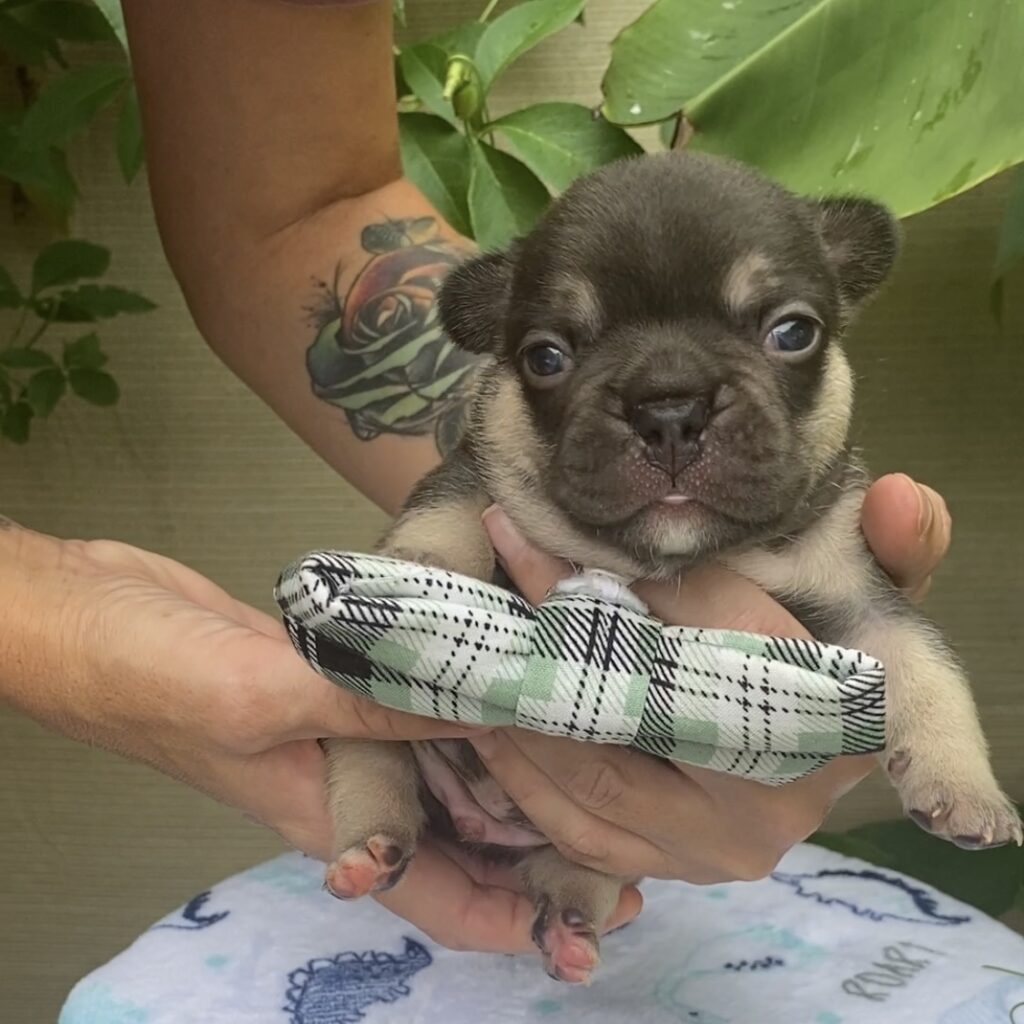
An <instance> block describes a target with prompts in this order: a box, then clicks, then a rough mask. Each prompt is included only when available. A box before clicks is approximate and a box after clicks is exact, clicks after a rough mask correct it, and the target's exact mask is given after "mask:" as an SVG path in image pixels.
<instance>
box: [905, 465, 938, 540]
mask: <svg viewBox="0 0 1024 1024" xmlns="http://www.w3.org/2000/svg"><path fill="white" fill-rule="evenodd" d="M908 479H909V478H908ZM914 490H916V491H917V501H918V512H917V535H918V536H919V537H927V536H928V531H929V530H930V529H931V528H932V519H934V518H935V506H934V505H933V504H932V500H931V496H930V495H929V494H928V492H927V491H926V490H925V489H924V488H923V487H922V486H921V485H920V484H914Z"/></svg>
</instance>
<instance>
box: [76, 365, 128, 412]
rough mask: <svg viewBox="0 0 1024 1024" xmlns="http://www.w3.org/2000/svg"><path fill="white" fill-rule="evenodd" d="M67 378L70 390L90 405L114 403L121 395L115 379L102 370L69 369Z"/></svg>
mask: <svg viewBox="0 0 1024 1024" xmlns="http://www.w3.org/2000/svg"><path fill="white" fill-rule="evenodd" d="M68 379H69V380H70V381H71V390H72V391H74V393H75V394H76V395H78V397H79V398H82V399H85V401H87V402H90V403H91V404H92V405H114V404H115V403H116V402H117V400H118V398H120V396H121V389H120V388H119V387H118V386H117V381H116V380H114V378H113V377H111V376H110V374H109V373H104V372H103V371H102V370H89V369H74V370H69V371H68Z"/></svg>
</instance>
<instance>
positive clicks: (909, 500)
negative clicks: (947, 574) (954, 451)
mask: <svg viewBox="0 0 1024 1024" xmlns="http://www.w3.org/2000/svg"><path fill="white" fill-rule="evenodd" d="M861 527H862V529H863V531H864V536H865V538H866V539H867V542H868V546H869V547H870V548H871V551H872V553H873V554H874V556H875V558H876V559H878V562H879V564H880V565H881V566H882V568H883V569H885V571H886V572H887V573H888V574H889V575H890V576H891V577H892V578H893V580H894V581H895V582H896V584H897V585H898V586H900V587H901V588H902V589H903V590H905V591H906V592H907V594H908V595H909V596H910V598H911V599H912V600H914V601H920V600H923V599H924V597H925V595H926V594H927V593H928V590H929V589H930V587H931V581H932V574H933V573H934V572H935V570H936V569H937V568H938V567H939V564H940V563H941V562H942V560H943V558H945V557H946V552H947V551H948V550H949V544H950V539H951V536H952V528H953V521H952V518H951V516H950V514H949V509H948V508H947V506H946V502H945V501H944V500H943V498H942V496H941V495H940V494H938V493H936V492H935V491H934V490H932V488H931V487H928V486H927V485H926V484H919V483H917V482H916V481H914V480H912V479H911V478H910V477H909V476H906V475H905V474H903V473H891V474H889V475H888V476H883V477H880V478H879V479H878V480H876V481H875V483H874V484H873V485H872V486H871V488H870V489H869V490H868V493H867V495H866V496H865V498H864V508H863V512H862V515H861Z"/></svg>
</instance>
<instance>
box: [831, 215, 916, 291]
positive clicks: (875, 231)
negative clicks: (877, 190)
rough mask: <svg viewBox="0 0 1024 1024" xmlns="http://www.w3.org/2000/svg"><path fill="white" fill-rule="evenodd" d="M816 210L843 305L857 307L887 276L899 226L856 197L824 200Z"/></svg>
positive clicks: (890, 218)
mask: <svg viewBox="0 0 1024 1024" xmlns="http://www.w3.org/2000/svg"><path fill="white" fill-rule="evenodd" d="M817 207H818V222H819V224H820V227H821V236H822V240H823V241H824V243H825V253H826V255H827V256H828V259H829V262H830V263H831V264H832V269H833V270H834V271H835V274H836V277H837V279H838V281H839V290H840V292H841V294H842V297H843V301H844V302H846V303H848V304H850V305H857V304H858V303H860V302H863V301H864V299H866V298H867V297H868V296H869V295H871V294H872V292H874V291H875V290H876V289H877V288H878V287H879V285H881V283H882V282H883V281H884V280H885V279H886V278H887V277H888V276H889V272H890V271H891V270H892V267H893V264H894V263H895V262H896V257H897V256H898V255H899V250H900V240H901V232H900V226H899V222H898V221H897V220H896V218H895V217H894V216H893V215H892V214H891V213H890V212H889V211H888V210H887V209H886V208H885V207H884V206H881V205H880V204H879V203H875V202H872V201H871V200H870V199H861V198H859V197H856V196H842V197H838V198H834V199H823V200H821V201H820V202H819V203H817Z"/></svg>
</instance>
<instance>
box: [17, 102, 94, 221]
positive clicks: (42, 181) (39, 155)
mask: <svg viewBox="0 0 1024 1024" xmlns="http://www.w3.org/2000/svg"><path fill="white" fill-rule="evenodd" d="M19 129H20V121H19V120H18V119H16V118H10V117H8V118H7V119H5V120H3V121H2V122H0V178H7V179H9V180H10V181H14V182H17V183H18V184H19V185H21V186H22V187H23V188H24V189H25V190H26V191H38V192H41V193H43V194H44V195H45V196H46V197H47V198H49V199H50V201H51V202H53V203H54V204H55V205H56V206H57V207H58V208H59V209H61V210H63V211H67V210H69V209H70V208H71V204H72V203H73V202H74V199H75V196H76V194H77V189H76V188H75V182H74V180H73V179H72V177H71V173H70V172H69V171H68V165H67V158H66V156H65V155H64V153H63V152H62V151H61V150H59V149H55V148H49V149H41V150H29V149H26V148H25V147H24V146H22V144H21V139H20V137H19Z"/></svg>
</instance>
